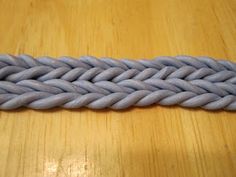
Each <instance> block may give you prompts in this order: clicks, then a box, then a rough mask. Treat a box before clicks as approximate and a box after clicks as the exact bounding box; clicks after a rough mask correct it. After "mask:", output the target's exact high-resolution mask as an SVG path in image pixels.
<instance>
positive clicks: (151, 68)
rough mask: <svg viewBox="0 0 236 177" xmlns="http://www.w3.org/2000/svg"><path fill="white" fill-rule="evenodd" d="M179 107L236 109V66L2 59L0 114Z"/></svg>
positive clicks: (183, 59)
mask: <svg viewBox="0 0 236 177" xmlns="http://www.w3.org/2000/svg"><path fill="white" fill-rule="evenodd" d="M152 104H159V105H165V106H166V105H180V106H183V107H191V108H195V107H201V108H203V109H208V110H218V109H225V110H231V111H234V110H236V64H235V63H233V62H229V61H226V60H215V59H212V58H209V57H191V56H176V57H157V58H155V59H152V60H128V59H121V60H116V59H111V58H100V59H97V58H95V57H91V56H85V57H80V58H79V59H75V58H72V57H60V58H57V59H54V58H51V57H38V58H33V57H32V56H29V55H19V56H12V55H0V109H3V110H11V109H17V108H20V107H28V108H32V109H49V108H53V107H63V108H70V109H72V108H81V107H88V108H92V109H104V108H111V109H125V108H128V107H131V106H139V107H143V106H148V105H152Z"/></svg>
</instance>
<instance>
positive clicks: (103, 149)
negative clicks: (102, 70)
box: [0, 0, 236, 177]
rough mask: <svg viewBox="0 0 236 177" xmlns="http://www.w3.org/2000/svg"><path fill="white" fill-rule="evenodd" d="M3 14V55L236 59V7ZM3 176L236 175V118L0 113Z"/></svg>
mask: <svg viewBox="0 0 236 177" xmlns="http://www.w3.org/2000/svg"><path fill="white" fill-rule="evenodd" d="M0 7H1V10H0V53H11V54H20V53H27V54H31V55H33V56H42V55H49V56H53V57H57V56H62V55H70V56H74V57H77V56H80V55H87V54H89V55H94V56H97V57H101V56H111V57H114V58H123V57H127V58H133V59H139V58H150V59H151V58H153V57H155V56H159V55H172V56H175V55H179V54H186V55H193V56H199V55H207V56H211V57H215V58H227V59H229V60H232V61H233V60H234V59H236V1H234V0H203V1H199V0H64V1H63V0H41V1H40V0H31V1H30V0H20V1H19V0H18V1H17V0H11V1H10V0H0ZM235 61H236V60H235ZM0 176H1V177H15V176H17V177H21V176H24V177H34V176H44V177H56V176H57V177H62V176H71V177H87V176H88V177H92V176H96V177H111V176H112V177H113V176H114V177H115V176H117V177H123V176H124V177H128V176H130V177H131V176H132V177H133V176H134V177H144V176H145V177H149V176H161V177H235V176H236V114H235V113H232V112H231V113H230V112H224V111H220V112H206V111H203V110H191V109H184V108H179V107H168V108H167V107H161V106H152V107H149V108H144V109H138V108H134V109H129V110H126V111H120V112H116V111H111V110H104V111H92V110H88V109H82V110H73V111H71V110H63V109H54V110H50V111H34V110H29V109H23V110H19V111H9V112H4V111H1V112H0Z"/></svg>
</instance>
